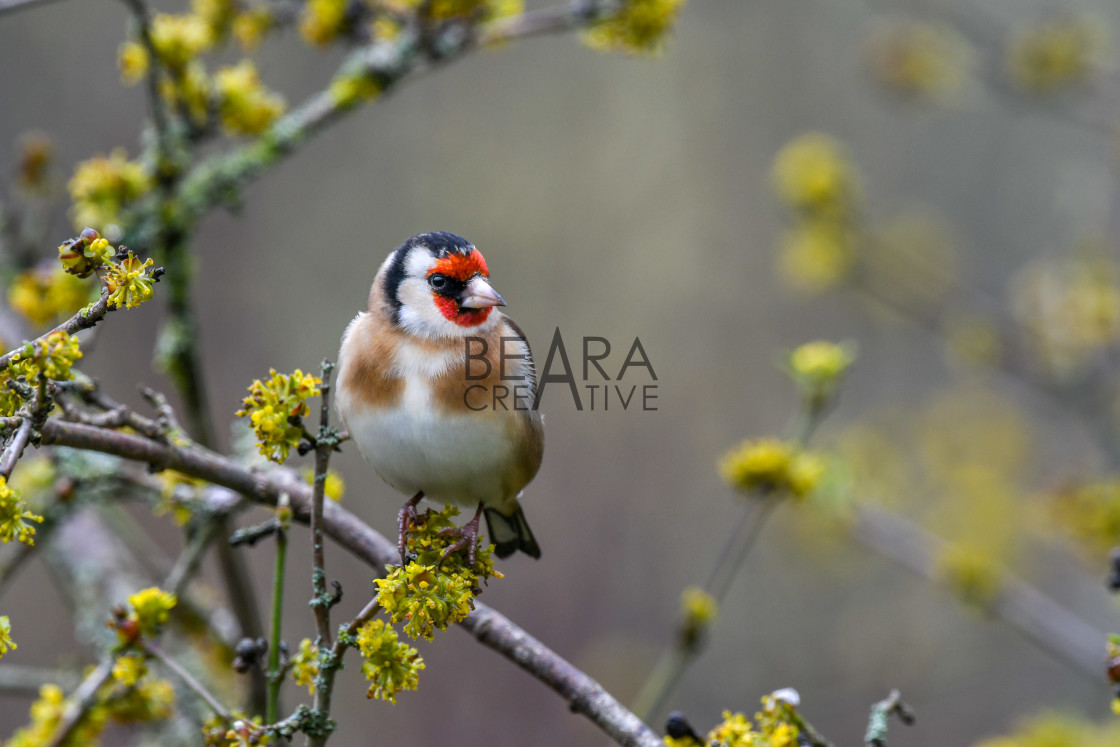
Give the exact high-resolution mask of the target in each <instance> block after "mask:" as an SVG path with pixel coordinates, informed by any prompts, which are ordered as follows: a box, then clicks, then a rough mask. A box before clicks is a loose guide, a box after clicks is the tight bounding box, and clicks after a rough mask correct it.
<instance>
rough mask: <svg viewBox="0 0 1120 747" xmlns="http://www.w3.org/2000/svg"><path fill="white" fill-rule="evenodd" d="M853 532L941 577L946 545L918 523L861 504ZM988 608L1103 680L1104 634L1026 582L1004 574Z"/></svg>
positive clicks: (890, 554) (902, 561) (1042, 645)
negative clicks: (942, 557) (941, 558)
mask: <svg viewBox="0 0 1120 747" xmlns="http://www.w3.org/2000/svg"><path fill="white" fill-rule="evenodd" d="M853 534H854V535H855V537H856V539H858V540H859V541H860V542H862V543H863V544H865V545H867V546H868V547H870V548H871V549H873V550H875V551H876V552H879V553H880V554H882V555H885V556H886V557H888V558H890V559H892V560H894V561H896V562H898V563H900V564H901V565H902V566H903V567H905V568H908V569H910V570H911V571H913V572H914V573H917V574H918V575H919V576H922V577H923V578H925V579H927V580H930V581H934V582H939V581H941V576H940V574H939V573H938V569H937V558H939V557H940V556H941V554H942V552H943V551H944V548H945V547H946V545H947V543H945V542H944V541H942V540H940V539H938V538H936V537H934V536H933V535H932V534H930V533H929V532H927V531H926V530H924V529H922V528H921V527H920V526H918V525H917V524H914V523H913V522H910V521H908V520H906V519H904V518H902V517H901V516H896V515H894V514H892V513H890V512H888V511H885V510H883V509H880V508H873V507H871V506H861V507H859V508H858V509H857V511H856V515H855V517H854V520H853ZM986 609H988V611H990V612H991V613H992V614H993V615H994V616H995V617H996V618H997V619H999V620H1001V621H1003V622H1004V623H1006V624H1008V625H1009V626H1010V627H1011V628H1013V629H1015V630H1017V631H1019V632H1020V633H1022V634H1023V636H1024V637H1025V638H1026V639H1027V640H1028V641H1030V642H1031V643H1033V644H1035V645H1036V646H1037V647H1039V648H1041V649H1043V650H1045V651H1047V652H1049V653H1051V654H1053V655H1055V656H1056V657H1057V658H1058V659H1059V660H1060V661H1063V662H1065V663H1066V664H1067V665H1070V666H1071V668H1072V669H1073V670H1075V671H1077V672H1080V673H1081V674H1084V675H1085V676H1086V677H1088V678H1089V679H1090V680H1092V681H1093V682H1096V683H1099V682H1101V681H1102V677H1103V676H1104V675H1103V672H1104V665H1103V663H1102V662H1103V656H1104V654H1103V651H1104V641H1105V634H1104V633H1103V632H1101V631H1099V630H1097V629H1096V628H1094V627H1093V626H1092V625H1090V624H1089V623H1088V622H1086V621H1085V620H1083V619H1081V618H1080V617H1078V616H1077V615H1075V614H1074V613H1072V612H1070V611H1069V610H1068V609H1066V608H1065V607H1064V606H1062V605H1061V604H1058V603H1057V602H1055V601H1054V600H1053V599H1051V598H1050V597H1048V596H1046V595H1045V594H1043V593H1042V592H1041V591H1039V590H1038V589H1036V588H1035V587H1033V586H1031V585H1030V584H1028V583H1027V582H1025V581H1023V580H1022V579H1019V578H1016V577H1015V576H1012V575H1011V574H1004V575H1003V576H1002V584H1001V585H1000V588H999V591H998V592H997V594H996V597H995V599H994V600H993V601H992V604H991V607H990V608H986Z"/></svg>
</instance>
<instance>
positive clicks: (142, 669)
mask: <svg viewBox="0 0 1120 747" xmlns="http://www.w3.org/2000/svg"><path fill="white" fill-rule="evenodd" d="M147 673H148V665H147V664H146V663H145V662H144V657H143V655H141V654H139V653H136V652H135V651H132V652H129V653H126V654H124V655H123V656H118V657H117V659H116V661H114V662H113V679H114V680H116V681H117V682H119V683H121V684H122V685H124V686H125V687H132V686H133V685H135V684H136V683H137V682H139V681H140V679H141V678H142V677H143V676H144V675H146V674H147Z"/></svg>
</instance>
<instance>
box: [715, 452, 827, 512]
mask: <svg viewBox="0 0 1120 747" xmlns="http://www.w3.org/2000/svg"><path fill="white" fill-rule="evenodd" d="M719 471H720V474H721V475H722V476H723V479H724V480H725V481H726V482H727V483H728V484H730V485H731V486H733V487H735V488H737V489H739V490H741V491H755V490H758V491H763V492H770V491H788V492H789V493H790V494H791V495H793V496H795V497H797V498H802V497H804V496H806V495H808V494H809V493H811V492H813V490H814V489H816V487H817V485H818V484H819V483H820V481H821V478H823V477H824V474H825V463H824V460H823V459H822V458H821V457H820V456H819V455H818V454H814V453H812V452H808V451H805V450H803V449H801V447H799V446H797V445H796V444H793V443H787V442H785V441H779V440H778V439H776V438H759V439H748V440H746V441H743V442H742V443H741V444H739V445H738V446H737V447H735V448H734V449H732V450H731V451H730V452H728V453H727V454H725V455H724V456H723V458H722V459H720V462H719Z"/></svg>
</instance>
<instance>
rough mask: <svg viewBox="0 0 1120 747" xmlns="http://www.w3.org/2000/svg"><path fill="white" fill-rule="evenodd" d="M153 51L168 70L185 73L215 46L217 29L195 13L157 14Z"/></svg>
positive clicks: (153, 31) (152, 32) (154, 22)
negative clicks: (194, 60) (197, 59)
mask: <svg viewBox="0 0 1120 747" xmlns="http://www.w3.org/2000/svg"><path fill="white" fill-rule="evenodd" d="M151 37H152V49H153V50H155V53H156V56H157V57H159V60H160V62H162V63H163V64H164V65H166V66H167V67H169V68H171V69H172V70H178V71H181V70H183V69H185V68H186V66H187V64H188V63H189V62H191V61H192V60H193V59H194V58H196V57H198V55H200V54H202V53H203V52H205V51H207V50H208V49H210V47H212V46H213V45H214V42H215V38H214V30H213V29H212V28H211V27H210V24H209V23H207V21H206V19H205V18H203V17H201V16H199V15H195V14H185V15H173V14H170V13H156V15H155V17H154V18H152V26H151Z"/></svg>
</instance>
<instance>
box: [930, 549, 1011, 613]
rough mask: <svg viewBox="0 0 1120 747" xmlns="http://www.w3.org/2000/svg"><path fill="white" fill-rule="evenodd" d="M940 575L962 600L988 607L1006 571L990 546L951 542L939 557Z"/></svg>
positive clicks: (938, 571) (1001, 583) (938, 570)
mask: <svg viewBox="0 0 1120 747" xmlns="http://www.w3.org/2000/svg"><path fill="white" fill-rule="evenodd" d="M936 571H937V575H938V576H939V577H940V578H941V579H942V580H943V581H945V583H946V584H948V586H949V588H950V589H951V590H952V591H953V592H954V593H955V594H956V595H957V596H958V597H960V599H961V601H963V602H965V603H966V604H971V605H974V606H977V607H980V608H982V609H986V608H988V607H989V606H991V604H992V603H993V602H995V600H996V596H997V595H998V594H999V590H1000V587H1001V586H1002V585H1003V571H1002V569H1001V567H1000V565H999V563H998V562H997V561H996V560H994V559H993V558H992V556H991V554H990V553H989V552H987V550H986V548H982V547H972V548H968V547H961V546H955V545H953V546H947V547H946V548H945V549H944V551H942V552H941V554H940V555H939V556H938V557H937V567H936Z"/></svg>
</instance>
